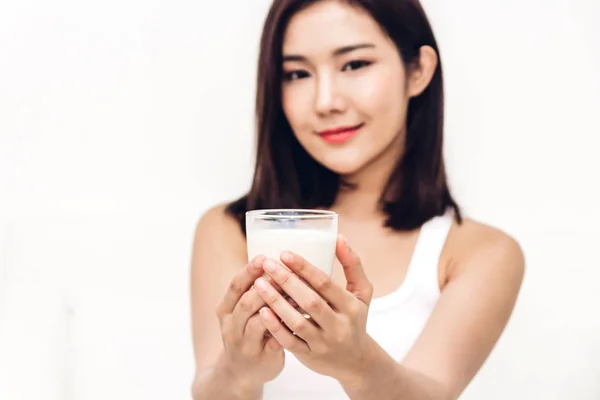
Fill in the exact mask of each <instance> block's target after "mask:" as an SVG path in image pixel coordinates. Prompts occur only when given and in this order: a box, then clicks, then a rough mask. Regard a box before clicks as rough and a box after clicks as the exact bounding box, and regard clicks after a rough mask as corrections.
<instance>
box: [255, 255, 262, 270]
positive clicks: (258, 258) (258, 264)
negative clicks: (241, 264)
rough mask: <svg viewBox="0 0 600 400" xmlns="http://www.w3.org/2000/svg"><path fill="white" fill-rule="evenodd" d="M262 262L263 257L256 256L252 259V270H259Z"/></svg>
mask: <svg viewBox="0 0 600 400" xmlns="http://www.w3.org/2000/svg"><path fill="white" fill-rule="evenodd" d="M263 261H264V259H263V256H257V257H256V258H254V268H256V269H261V267H262V263H263Z"/></svg>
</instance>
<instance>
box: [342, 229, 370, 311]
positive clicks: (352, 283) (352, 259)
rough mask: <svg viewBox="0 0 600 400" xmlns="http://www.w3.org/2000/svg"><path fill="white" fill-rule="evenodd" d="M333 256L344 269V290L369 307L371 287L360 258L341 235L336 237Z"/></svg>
mask: <svg viewBox="0 0 600 400" xmlns="http://www.w3.org/2000/svg"><path fill="white" fill-rule="evenodd" d="M335 255H336V257H337V259H338V261H339V262H340V264H342V267H344V275H345V276H346V290H348V291H349V292H350V293H352V294H354V295H355V296H356V297H357V298H358V299H359V300H361V301H362V302H363V303H365V304H366V305H369V304H370V303H371V299H372V298H373V285H372V284H371V282H369V279H368V278H367V274H365V270H364V269H363V267H362V263H361V261H360V258H359V257H358V256H357V255H356V253H355V252H354V251H353V250H352V249H351V248H350V245H348V240H347V239H346V238H345V237H344V236H343V235H338V238H337V243H336V248H335Z"/></svg>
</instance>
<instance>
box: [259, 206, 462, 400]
mask: <svg viewBox="0 0 600 400" xmlns="http://www.w3.org/2000/svg"><path fill="white" fill-rule="evenodd" d="M453 216H454V215H453V213H452V212H448V213H446V214H445V215H443V216H439V217H434V218H433V219H431V220H429V221H427V222H426V223H425V224H423V226H422V227H421V230H420V233H419V237H418V239H417V243H416V246H415V249H414V251H413V255H412V257H411V261H410V264H409V267H408V270H407V273H406V277H405V279H404V282H403V283H402V285H401V286H400V287H399V288H398V289H397V290H395V291H394V292H392V293H390V294H387V295H385V296H382V297H376V298H374V299H373V300H372V301H371V306H370V308H369V315H368V317H367V333H368V334H369V335H370V336H371V337H372V338H373V339H374V340H375V341H376V342H377V343H378V344H379V345H380V346H381V347H382V348H383V349H384V350H385V351H387V353H388V354H389V355H390V356H392V358H394V360H396V361H398V362H401V361H402V359H403V358H404V357H405V356H406V355H407V353H408V351H409V350H410V348H411V347H412V345H413V344H414V343H415V341H416V340H417V338H418V337H419V335H420V333H421V331H422V330H423V328H424V327H425V323H426V322H427V320H428V319H429V316H430V315H431V313H432V312H433V308H434V307H435V305H436V303H437V300H438V299H439V297H440V287H439V279H438V265H439V259H440V254H441V252H442V248H443V247H444V243H445V242H446V238H447V236H448V232H449V230H450V227H451V226H452V221H453ZM285 353H286V354H285V366H284V368H283V371H282V372H281V374H279V376H278V377H277V378H275V379H274V380H272V381H271V382H267V384H265V386H264V394H263V400H283V399H285V400H305V399H310V400H321V399H327V400H338V399H345V400H347V399H348V396H347V395H346V393H345V392H344V390H343V389H342V386H341V385H340V384H339V383H338V381H336V380H335V379H333V378H331V377H328V376H324V375H320V374H317V373H316V372H313V371H312V370H310V369H308V368H307V367H305V366H304V365H303V364H302V363H300V362H299V361H298V360H297V359H296V357H295V356H294V355H293V354H292V353H290V352H288V351H287V350H286V351H285Z"/></svg>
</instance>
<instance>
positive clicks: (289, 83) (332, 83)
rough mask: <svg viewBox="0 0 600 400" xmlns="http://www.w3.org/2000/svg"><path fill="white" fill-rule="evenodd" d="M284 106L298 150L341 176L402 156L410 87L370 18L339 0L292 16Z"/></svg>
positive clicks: (391, 48) (285, 44)
mask: <svg viewBox="0 0 600 400" xmlns="http://www.w3.org/2000/svg"><path fill="white" fill-rule="evenodd" d="M283 60H284V61H283V76H284V81H283V86H282V104H283V111H284V113H285V116H286V117H287V120H288V122H289V124H290V126H291V127H292V130H293V131H294V134H295V135H296V138H297V139H298V141H299V142H300V144H301V145H302V146H303V147H304V148H305V149H306V151H307V152H308V153H309V154H310V155H311V156H312V157H313V158H314V159H315V160H317V161H318V162H319V163H321V164H323V165H324V166H325V167H327V168H328V169H330V170H332V171H334V172H337V173H339V174H341V175H352V174H354V173H357V172H358V171H360V170H361V169H363V168H364V167H365V166H367V165H369V164H370V163H372V162H373V161H375V160H377V159H379V158H381V157H382V156H384V155H385V154H389V153H393V154H394V156H393V158H395V157H397V156H399V155H400V154H401V152H402V148H403V143H404V131H405V129H404V127H405V121H406V111H407V106H408V100H409V98H410V95H411V93H410V92H411V87H410V84H409V83H410V82H409V81H407V76H406V71H405V68H404V65H403V62H402V60H401V58H400V55H399V53H398V50H397V48H396V46H395V45H394V43H393V42H392V41H391V39H390V38H389V37H388V36H387V35H386V34H385V33H384V32H383V31H382V30H381V28H380V27H379V25H378V24H377V22H376V21H375V20H373V19H372V17H371V16H370V15H369V14H367V13H366V12H363V11H362V10H360V9H358V8H356V7H352V6H350V5H347V4H344V3H343V2H338V1H331V0H327V1H321V2H318V3H315V4H313V5H311V6H309V7H307V8H306V9H303V10H302V11H300V12H298V13H297V14H295V15H294V16H293V17H292V19H291V20H290V22H289V24H288V26H287V30H286V32H285V36H284V40H283Z"/></svg>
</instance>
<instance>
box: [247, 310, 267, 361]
mask: <svg viewBox="0 0 600 400" xmlns="http://www.w3.org/2000/svg"><path fill="white" fill-rule="evenodd" d="M266 332H267V327H266V326H265V323H264V322H263V320H262V318H261V317H260V315H258V314H255V315H254V316H253V317H252V318H250V319H249V320H248V323H247V324H246V330H245V332H244V339H245V341H247V346H248V350H249V351H250V353H251V354H259V353H260V352H261V351H262V349H263V348H264V345H265V333H266Z"/></svg>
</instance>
